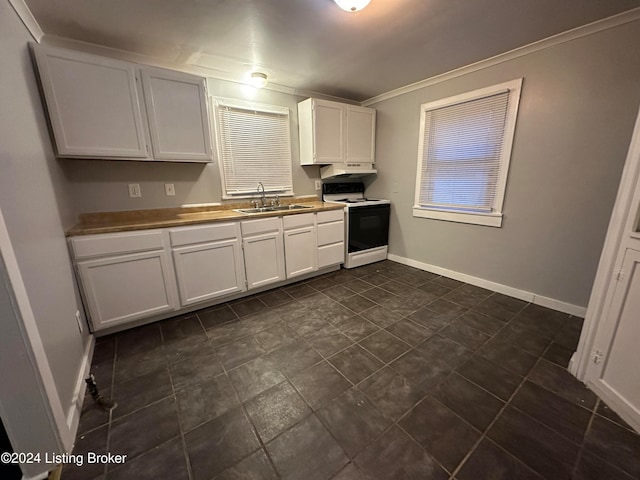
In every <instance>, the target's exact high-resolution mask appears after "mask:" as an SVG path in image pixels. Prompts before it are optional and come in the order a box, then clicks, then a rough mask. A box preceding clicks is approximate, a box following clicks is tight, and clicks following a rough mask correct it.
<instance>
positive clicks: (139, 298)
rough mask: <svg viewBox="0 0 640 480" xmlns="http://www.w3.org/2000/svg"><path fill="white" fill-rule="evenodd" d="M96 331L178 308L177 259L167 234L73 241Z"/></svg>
mask: <svg viewBox="0 0 640 480" xmlns="http://www.w3.org/2000/svg"><path fill="white" fill-rule="evenodd" d="M70 242H71V248H72V250H73V251H74V254H75V257H76V268H77V271H78V274H79V277H80V283H81V285H82V290H83V294H84V298H85V301H86V303H87V308H88V310H89V316H90V318H91V322H92V324H93V328H94V330H102V329H105V328H109V327H112V326H116V325H120V324H124V323H127V322H131V321H133V320H137V319H141V318H145V317H150V316H153V315H157V314H161V313H165V312H171V311H173V310H175V308H176V307H177V301H176V287H175V281H174V278H173V268H172V265H171V258H170V257H169V255H168V253H167V250H166V249H165V247H164V242H163V235H162V232H161V231H155V232H144V233H140V232H135V233H128V234H108V235H93V236H87V237H76V238H73V239H71V241H70Z"/></svg>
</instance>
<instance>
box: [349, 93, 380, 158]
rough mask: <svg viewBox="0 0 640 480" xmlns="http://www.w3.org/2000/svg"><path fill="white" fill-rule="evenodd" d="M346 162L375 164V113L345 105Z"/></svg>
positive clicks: (370, 110) (368, 109)
mask: <svg viewBox="0 0 640 480" xmlns="http://www.w3.org/2000/svg"><path fill="white" fill-rule="evenodd" d="M346 108H347V155H346V159H345V161H346V162H349V163H351V162H363V163H374V162H375V143H376V111H375V110H374V109H373V108H364V107H356V106H353V105H347V107H346Z"/></svg>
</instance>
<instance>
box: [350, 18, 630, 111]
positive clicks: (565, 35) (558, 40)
mask: <svg viewBox="0 0 640 480" xmlns="http://www.w3.org/2000/svg"><path fill="white" fill-rule="evenodd" d="M639 19H640V7H638V8H634V9H632V10H629V11H626V12H623V13H619V14H617V15H613V16H611V17H607V18H604V19H602V20H597V21H595V22H592V23H588V24H587V25H583V26H581V27H576V28H574V29H572V30H567V31H566V32H562V33H558V34H556V35H553V36H551V37H547V38H545V39H542V40H539V41H537V42H533V43H530V44H528V45H525V46H523V47H518V48H515V49H513V50H510V51H508V52H505V53H501V54H499V55H495V56H493V57H490V58H487V59H485V60H480V61H479V62H475V63H472V64H470V65H465V66H464V67H460V68H456V69H455V70H451V71H449V72H446V73H442V74H440V75H436V76H433V77H430V78H426V79H424V80H420V81H419V82H416V83H411V84H409V85H405V86H404V87H400V88H396V89H394V90H390V91H388V92H386V93H382V94H380V95H376V96H375V97H371V98H369V99H367V100H364V101H363V102H362V103H361V105H362V106H363V107H368V106H370V105H373V104H374V103H378V102H381V101H383V100H389V99H390V98H394V97H398V96H400V95H404V94H406V93H411V92H414V91H416V90H420V89H421V88H425V87H429V86H431V85H436V84H438V83H442V82H446V81H447V80H451V79H454V78H457V77H460V76H462V75H467V74H469V73H472V72H477V71H478V70H482V69H485V68H489V67H492V66H494V65H498V64H500V63H504V62H508V61H509V60H513V59H516V58H520V57H524V56H525V55H529V54H531V53H535V52H538V51H540V50H545V49H547V48H551V47H554V46H556V45H561V44H563V43H566V42H571V41H573V40H576V39H579V38H583V37H587V36H589V35H593V34H595V33H599V32H602V31H604V30H608V29H610V28H614V27H618V26H620V25H624V24H626V23H630V22H633V21H636V20H639Z"/></svg>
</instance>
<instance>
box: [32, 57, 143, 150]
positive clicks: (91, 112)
mask: <svg viewBox="0 0 640 480" xmlns="http://www.w3.org/2000/svg"><path fill="white" fill-rule="evenodd" d="M33 51H34V53H35V57H36V62H37V64H38V71H39V73H40V79H41V82H42V89H43V91H44V96H45V99H46V103H47V110H48V112H49V118H50V119H51V127H52V130H53V133H54V137H55V143H56V147H57V150H58V154H59V155H60V156H63V157H65V156H67V157H74V156H76V157H100V158H123V157H124V158H148V157H149V154H148V152H147V146H146V137H145V132H144V127H143V121H146V120H143V114H142V110H141V106H140V101H139V98H138V91H137V89H136V70H135V68H136V67H135V65H133V64H131V63H127V62H122V61H118V60H113V59H108V58H103V57H98V56H94V55H88V54H83V53H77V52H71V51H68V50H61V49H54V48H46V47H41V46H35V47H34V49H33Z"/></svg>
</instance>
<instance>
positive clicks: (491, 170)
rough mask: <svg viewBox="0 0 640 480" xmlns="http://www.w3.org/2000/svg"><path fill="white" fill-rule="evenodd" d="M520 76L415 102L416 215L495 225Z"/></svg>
mask: <svg viewBox="0 0 640 480" xmlns="http://www.w3.org/2000/svg"><path fill="white" fill-rule="evenodd" d="M521 87H522V79H518V80H513V81H511V82H507V83H503V84H500V85H495V86H493V87H489V88H483V89H481V90H476V91H474V92H469V93H466V94H463V95H457V96H455V97H450V98H446V99H443V100H438V101H436V102H431V103H425V104H423V105H421V107H420V115H421V120H420V139H419V142H420V143H419V147H418V172H417V182H416V196H415V205H414V207H413V215H414V216H415V217H423V218H433V219H438V220H448V221H453V222H462V223H474V224H478V225H488V226H493V227H500V226H501V225H502V203H503V200H504V191H505V186H506V182H507V171H508V169H509V159H510V157H511V145H512V143H513V134H514V131H515V123H516V116H517V112H518V102H519V100H520V90H521Z"/></svg>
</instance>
